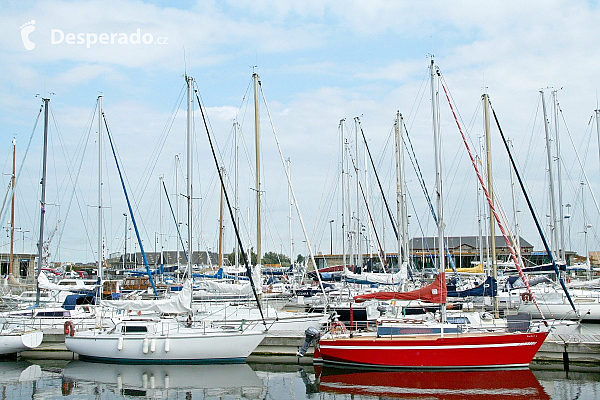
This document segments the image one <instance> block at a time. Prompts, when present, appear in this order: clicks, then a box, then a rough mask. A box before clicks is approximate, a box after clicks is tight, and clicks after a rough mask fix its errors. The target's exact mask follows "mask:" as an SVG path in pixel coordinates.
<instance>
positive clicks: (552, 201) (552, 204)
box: [540, 90, 560, 259]
mask: <svg viewBox="0 0 600 400" xmlns="http://www.w3.org/2000/svg"><path fill="white" fill-rule="evenodd" d="M540 93H541V94H542V110H543V112H544V130H545V133H546V155H547V158H548V181H549V189H550V214H551V217H552V224H551V227H550V229H551V230H552V251H553V252H554V254H555V255H556V256H558V258H559V259H560V256H559V254H558V252H557V248H558V246H559V245H558V231H557V230H556V202H555V199H554V179H553V173H552V147H551V146H550V142H551V139H550V126H549V123H548V116H547V114H546V100H545V98H544V91H543V90H540Z"/></svg>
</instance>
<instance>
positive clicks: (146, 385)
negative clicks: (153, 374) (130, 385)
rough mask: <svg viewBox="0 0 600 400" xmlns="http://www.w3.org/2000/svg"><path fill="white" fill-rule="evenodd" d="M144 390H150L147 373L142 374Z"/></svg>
mask: <svg viewBox="0 0 600 400" xmlns="http://www.w3.org/2000/svg"><path fill="white" fill-rule="evenodd" d="M142 388H144V389H148V374H147V373H145V372H144V373H143V374H142Z"/></svg>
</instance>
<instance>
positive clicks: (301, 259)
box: [296, 254, 306, 264]
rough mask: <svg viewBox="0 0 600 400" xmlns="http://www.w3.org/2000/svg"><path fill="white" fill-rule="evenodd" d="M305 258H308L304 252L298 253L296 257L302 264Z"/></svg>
mask: <svg viewBox="0 0 600 400" xmlns="http://www.w3.org/2000/svg"><path fill="white" fill-rule="evenodd" d="M304 260H306V257H304V256H303V255H302V254H298V257H296V262H297V263H298V264H302V263H303V262H304Z"/></svg>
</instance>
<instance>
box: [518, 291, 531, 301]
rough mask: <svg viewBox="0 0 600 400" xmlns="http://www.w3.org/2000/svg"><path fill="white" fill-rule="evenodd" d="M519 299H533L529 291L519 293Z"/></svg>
mask: <svg viewBox="0 0 600 400" xmlns="http://www.w3.org/2000/svg"><path fill="white" fill-rule="evenodd" d="M521 300H523V301H531V300H533V296H531V293H527V292H525V293H521Z"/></svg>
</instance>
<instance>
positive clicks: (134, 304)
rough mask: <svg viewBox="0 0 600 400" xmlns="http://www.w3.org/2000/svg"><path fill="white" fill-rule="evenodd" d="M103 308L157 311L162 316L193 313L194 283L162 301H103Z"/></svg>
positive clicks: (184, 286)
mask: <svg viewBox="0 0 600 400" xmlns="http://www.w3.org/2000/svg"><path fill="white" fill-rule="evenodd" d="M101 304H102V305H103V306H107V307H113V308H117V309H119V310H129V311H155V312H159V313H162V314H181V313H186V312H190V311H192V308H191V304H192V282H191V281H190V280H187V281H185V282H184V284H183V287H182V289H181V291H180V292H179V293H178V294H177V296H174V297H171V298H168V299H160V300H103V301H102V302H101Z"/></svg>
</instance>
